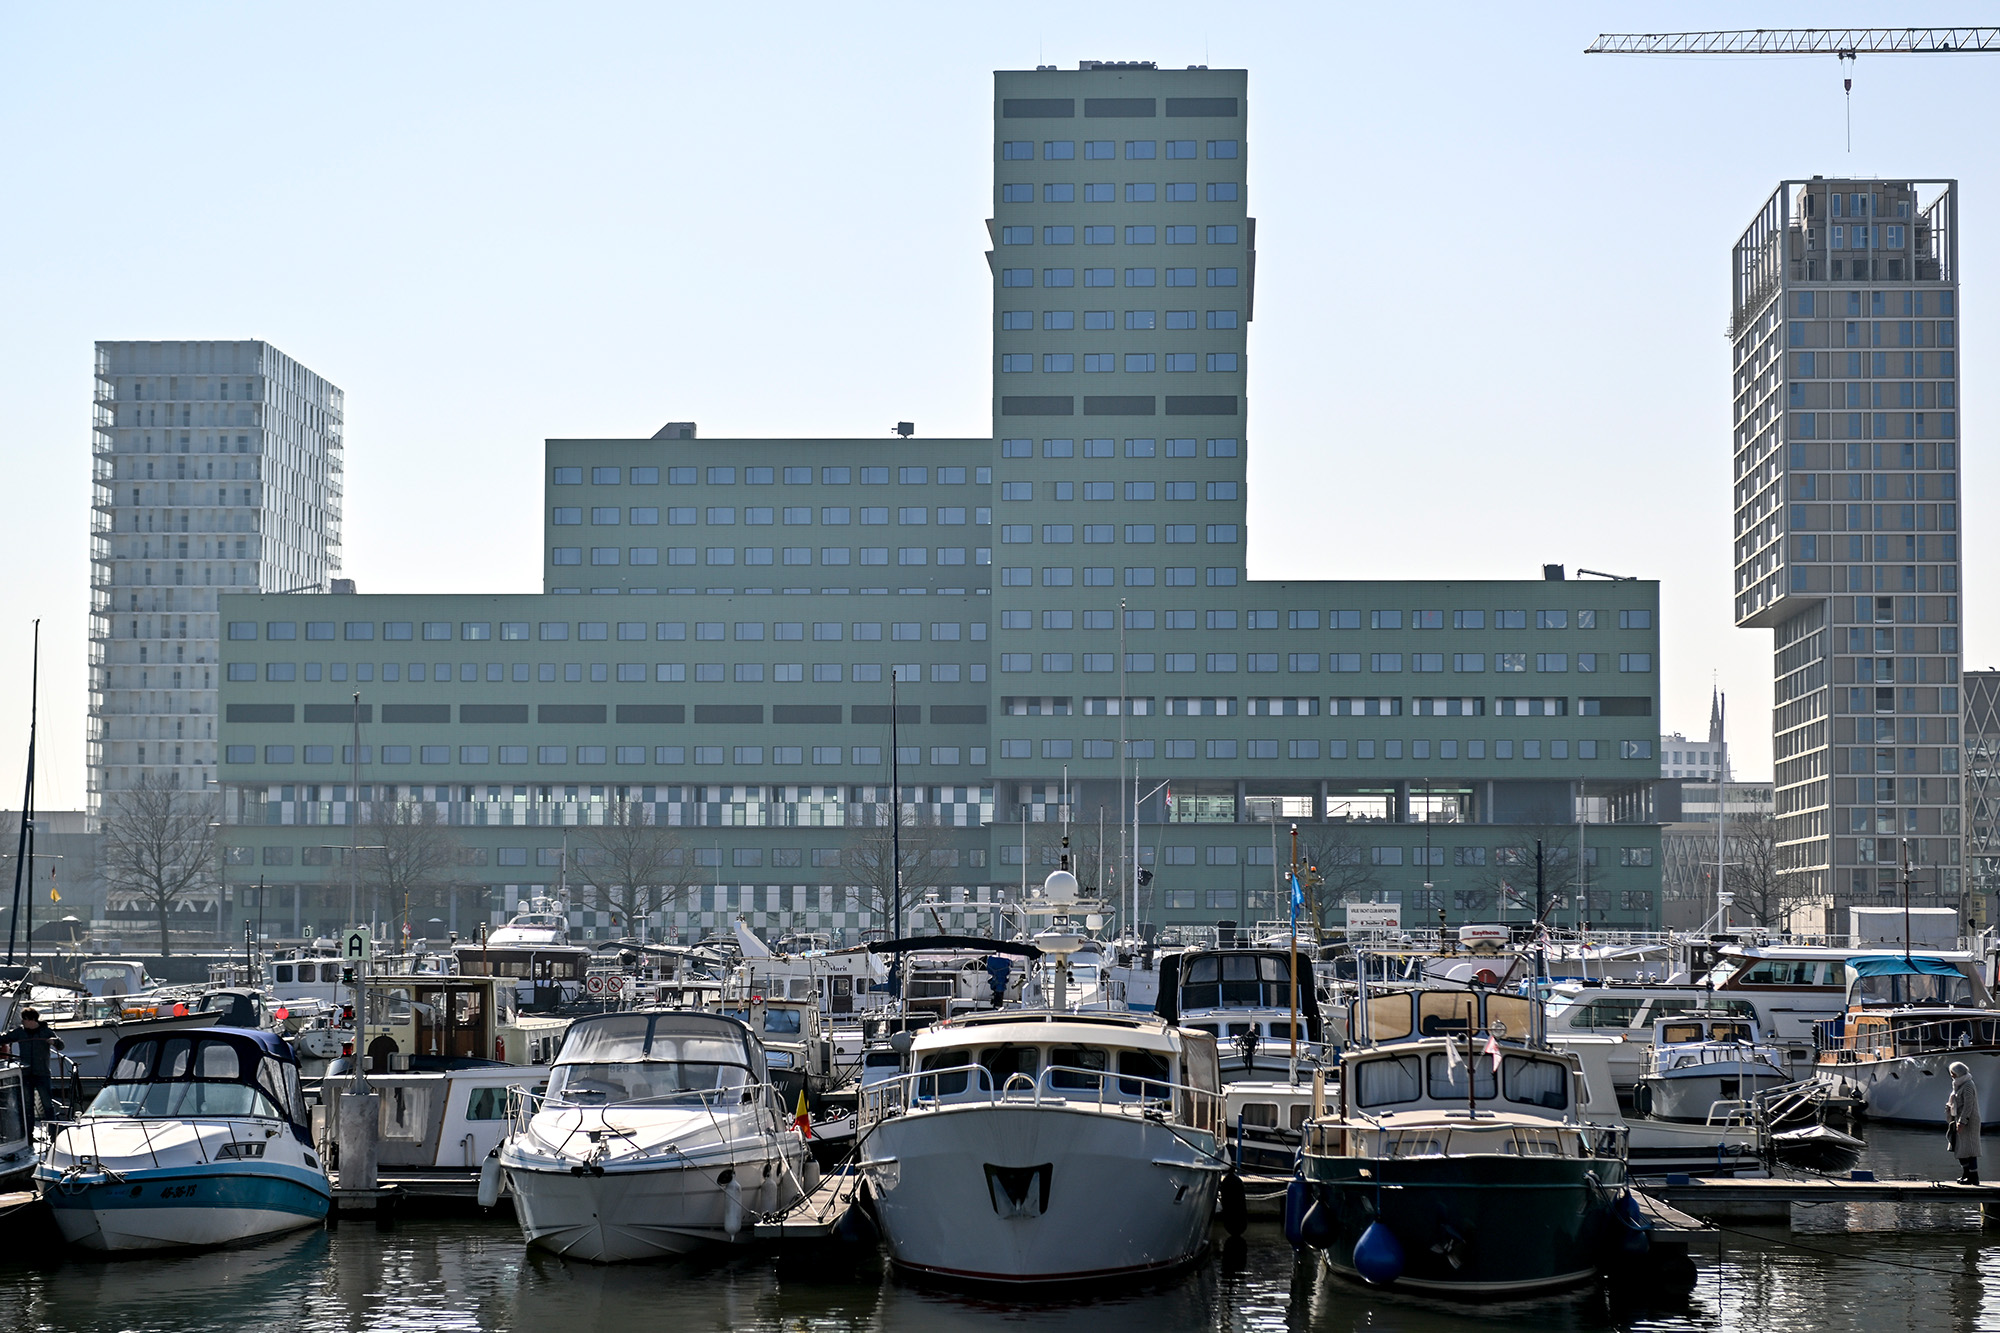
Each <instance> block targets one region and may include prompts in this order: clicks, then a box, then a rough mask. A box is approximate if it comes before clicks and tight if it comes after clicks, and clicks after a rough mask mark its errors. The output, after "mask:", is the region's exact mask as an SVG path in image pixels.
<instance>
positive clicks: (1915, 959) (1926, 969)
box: [1847, 953, 1962, 977]
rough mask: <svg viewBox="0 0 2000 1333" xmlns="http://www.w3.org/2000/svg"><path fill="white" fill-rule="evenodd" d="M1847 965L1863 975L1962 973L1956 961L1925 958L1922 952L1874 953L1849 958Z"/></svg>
mask: <svg viewBox="0 0 2000 1333" xmlns="http://www.w3.org/2000/svg"><path fill="white" fill-rule="evenodd" d="M1847 965H1848V966H1849V967H1851V968H1853V969H1854V971H1855V973H1856V974H1857V975H1859V976H1864V977H1899V976H1925V977H1956V976H1960V975H1962V974H1961V973H1960V972H1959V970H1958V965H1957V964H1956V963H1948V962H1946V961H1945V960H1944V959H1942V958H1927V957H1925V956H1924V955H1923V954H1907V955H1906V954H1900V953H1898V954H1876V955H1871V956H1869V957H1867V958H1850V959H1848V960H1847Z"/></svg>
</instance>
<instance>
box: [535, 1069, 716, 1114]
mask: <svg viewBox="0 0 2000 1333" xmlns="http://www.w3.org/2000/svg"><path fill="white" fill-rule="evenodd" d="M749 1082H750V1071H749V1070H748V1069H746V1068H744V1067H743V1066H742V1065H734V1064H710V1063H699V1062H697V1063H687V1062H674V1061H668V1060H658V1059H654V1060H617V1061H603V1062H595V1063H589V1064H560V1065H557V1066H556V1067H555V1068H554V1069H553V1070H551V1071H549V1102H550V1103H551V1104H556V1103H565V1102H566V1103H570V1104H573V1105H574V1104H581V1105H585V1106H614V1105H617V1104H619V1103H623V1102H647V1101H661V1100H668V1099H681V1098H689V1099H692V1098H696V1097H699V1096H700V1095H701V1094H702V1093H714V1092H727V1091H729V1090H730V1089H732V1088H741V1087H746V1086H748V1084H749Z"/></svg>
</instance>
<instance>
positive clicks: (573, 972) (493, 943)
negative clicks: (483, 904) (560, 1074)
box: [452, 896, 591, 1010]
mask: <svg viewBox="0 0 2000 1333" xmlns="http://www.w3.org/2000/svg"><path fill="white" fill-rule="evenodd" d="M481 932H482V936H483V937H482V938H481V939H479V940H476V941H472V942H461V943H459V944H457V945H455V946H454V947H453V950H452V952H453V953H454V954H455V955H456V957H457V960H458V970H459V971H460V972H461V973H463V974H464V975H466V976H490V977H512V978H514V985H515V990H516V992H517V998H518V1000H519V1002H520V1006H521V1007H522V1008H523V1009H536V1010H539V1009H555V1008H560V1007H561V1006H563V1005H565V1004H573V1003H575V1002H576V1001H578V1000H581V999H583V998H584V997H585V990H584V979H585V978H586V976H588V974H589V972H590V953H591V951H590V950H589V949H588V948H587V947H585V946H584V945H581V944H572V943H570V938H569V910H568V908H567V907H566V906H565V905H564V903H563V901H562V900H561V899H560V898H547V897H539V896H538V897H533V898H530V899H528V900H527V901H526V902H523V903H522V904H521V906H520V910H518V911H516V912H515V913H514V915H513V916H511V917H509V918H508V919H507V924H506V925H504V926H495V927H493V929H492V930H490V931H488V930H485V928H484V927H482V928H481Z"/></svg>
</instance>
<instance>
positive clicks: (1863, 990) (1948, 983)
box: [1847, 973, 1978, 1004]
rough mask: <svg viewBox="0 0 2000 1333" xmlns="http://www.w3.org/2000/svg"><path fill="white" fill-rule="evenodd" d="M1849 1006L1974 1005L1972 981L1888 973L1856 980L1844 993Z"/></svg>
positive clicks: (1962, 977)
mask: <svg viewBox="0 0 2000 1333" xmlns="http://www.w3.org/2000/svg"><path fill="white" fill-rule="evenodd" d="M1847 1002H1848V1003H1849V1004H1977V1003H1978V999H1977V998H1976V997H1975V996H1974V994H1973V990H1972V982H1971V981H1970V980H1969V979H1968V978H1966V977H1965V976H1963V975H1962V974H1958V973H1954V974H1952V975H1951V976H1937V975H1933V974H1929V973H1925V974H1922V975H1913V974H1910V973H1891V974H1889V975H1887V976H1875V977H1856V978H1854V984H1853V988H1852V989H1851V990H1849V991H1848V993H1847Z"/></svg>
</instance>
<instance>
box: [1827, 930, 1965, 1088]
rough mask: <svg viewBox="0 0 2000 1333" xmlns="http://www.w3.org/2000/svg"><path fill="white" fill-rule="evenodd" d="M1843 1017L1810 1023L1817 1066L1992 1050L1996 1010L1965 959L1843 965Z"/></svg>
mask: <svg viewBox="0 0 2000 1333" xmlns="http://www.w3.org/2000/svg"><path fill="white" fill-rule="evenodd" d="M1847 966H1848V969H1849V973H1850V975H1851V977H1852V980H1850V981H1849V983H1848V988H1847V999H1848V1009H1847V1012H1846V1013H1844V1014H1842V1015H1840V1016H1839V1017H1837V1018H1832V1019H1829V1020H1827V1021H1825V1022H1823V1023H1821V1024H1819V1025H1818V1032H1817V1036H1816V1040H1817V1041H1818V1043H1819V1047H1820V1053H1819V1063H1820V1065H1821V1066H1827V1065H1844V1064H1870V1063H1875V1062H1878V1061H1883V1060H1898V1059H1907V1058H1910V1057H1913V1056H1920V1055H1933V1054H1938V1053H1940V1052H1946V1051H1959V1050H1993V1049H1995V1048H2000V1012H1996V1011H1995V1010H1994V1009H1993V1008H1992V1007H1991V1006H1992V999H1991V996H1990V995H1989V994H1988V992H1987V989H1986V985H1985V983H1984V982H1983V981H1982V980H1981V979H1980V977H1979V964H1978V961H1977V960H1976V959H1975V958H1973V956H1972V955H1970V954H1900V953H1899V954H1867V955H1860V956H1857V957H1855V958H1852V959H1850V960H1849V961H1848V964H1847Z"/></svg>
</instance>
